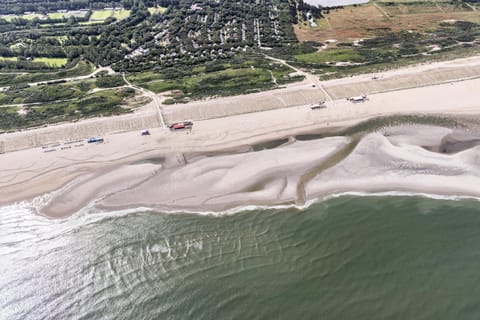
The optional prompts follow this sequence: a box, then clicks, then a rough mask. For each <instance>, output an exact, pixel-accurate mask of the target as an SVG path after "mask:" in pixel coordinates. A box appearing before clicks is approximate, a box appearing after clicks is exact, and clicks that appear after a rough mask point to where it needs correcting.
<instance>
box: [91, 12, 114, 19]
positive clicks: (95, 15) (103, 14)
mask: <svg viewBox="0 0 480 320" xmlns="http://www.w3.org/2000/svg"><path fill="white" fill-rule="evenodd" d="M112 14H113V10H93V12H92V15H91V16H90V20H105V19H107V18H109V17H111V16H112Z"/></svg>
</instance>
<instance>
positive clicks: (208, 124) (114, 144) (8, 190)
mask: <svg viewBox="0 0 480 320" xmlns="http://www.w3.org/2000/svg"><path fill="white" fill-rule="evenodd" d="M479 87H480V79H472V80H462V81H459V82H450V83H444V84H437V85H430V86H423V87H419V88H411V89H404V90H398V91H389V92H384V93H378V94H372V95H369V99H368V100H367V101H366V102H364V103H357V104H354V103H352V102H350V101H346V100H344V99H341V100H335V101H333V102H327V108H325V109H321V110H311V109H310V107H309V106H308V105H302V106H296V107H289V108H278V109H272V110H267V111H260V112H254V113H246V114H237V115H232V116H228V117H224V118H214V119H207V120H200V121H195V124H194V128H193V130H192V131H183V132H170V131H164V130H162V129H160V128H154V129H151V128H149V130H150V132H151V136H147V137H142V136H141V135H140V131H128V132H118V131H117V132H112V133H106V134H105V135H104V136H103V137H104V138H105V143H103V144H87V143H86V142H84V143H83V145H82V146H79V147H73V146H71V147H70V148H69V146H68V145H67V144H66V143H65V142H60V143H59V146H57V147H55V148H56V150H55V151H54V152H44V151H45V149H42V148H41V147H36V148H31V149H24V150H20V151H13V152H7V153H3V154H0V167H1V168H4V169H2V170H1V171H0V205H2V206H3V205H7V204H11V203H14V202H18V201H22V200H31V199H33V198H35V197H37V196H40V195H43V194H46V193H50V192H52V191H54V190H59V189H61V188H62V187H65V186H67V185H68V184H69V183H71V182H72V181H74V180H75V179H77V178H78V177H80V176H83V177H85V176H86V175H92V174H93V176H95V175H96V176H100V175H101V172H108V171H109V170H113V168H124V169H123V170H130V171H131V172H133V173H132V174H131V178H130V180H132V181H133V180H135V179H137V178H138V177H141V176H142V175H144V174H145V172H149V171H148V170H149V169H148V170H147V169H145V170H140V169H138V170H137V171H138V173H135V170H134V169H131V168H130V169H129V166H131V165H132V164H134V163H136V162H142V163H144V162H145V161H147V162H148V161H149V160H148V159H154V160H155V159H156V160H155V161H157V160H158V159H160V158H166V163H161V164H158V165H157V166H156V167H155V168H154V169H155V170H157V171H158V172H164V171H166V170H165V169H168V170H171V171H172V172H173V171H178V169H179V168H180V169H181V168H183V167H185V164H190V163H191V161H193V162H194V163H198V162H199V161H202V159H203V158H209V157H217V156H218V155H222V154H227V155H228V154H232V153H233V154H245V153H242V152H244V151H245V150H246V148H249V146H250V147H251V146H253V145H257V144H262V143H265V142H271V141H273V140H278V139H285V138H288V137H292V136H296V135H302V134H303V135H309V134H312V133H313V135H315V134H318V131H321V132H339V131H342V130H344V129H345V128H350V127H352V126H354V125H357V124H359V123H361V122H363V121H366V120H370V119H374V118H378V117H391V116H404V115H409V116H412V115H413V116H415V115H416V116H430V115H431V116H436V115H441V116H443V117H446V118H451V117H453V118H455V117H468V118H469V120H471V121H474V122H475V123H479V124H480V117H478V115H480V92H478V88H479ZM63 126H65V127H68V125H63ZM47 129H48V130H50V129H51V128H47ZM43 131H44V130H43V129H40V130H37V131H35V134H36V135H37V136H40V135H41V134H42V132H43ZM65 138H66V139H68V137H65ZM66 139H65V140H63V141H66ZM297 142H298V141H297ZM296 145H298V143H293V146H292V148H295V146H296ZM288 146H290V144H288V145H287V146H286V147H285V148H287V149H288ZM52 148H53V147H52ZM63 148H65V149H63ZM279 149H281V148H279ZM307 149H308V148H307ZM242 150H243V151H242ZM273 150H275V148H274V149H273ZM294 158H295V157H294ZM299 161H309V159H308V155H304V156H303V159H299ZM252 163H255V165H252V167H255V166H256V165H257V164H256V161H253V162H252ZM122 166H123V167H122ZM144 167H146V166H144ZM271 167H272V168H275V164H271ZM137 168H140V167H137ZM173 168H175V169H173ZM150 169H153V167H152V168H150ZM168 170H167V171H168ZM243 170H244V171H248V170H247V169H243ZM120 171H121V170H120ZM115 175H116V176H118V177H120V176H121V174H119V173H116V174H115ZM291 175H292V176H295V174H293V173H292V174H291ZM240 176H242V175H240ZM108 178H111V177H108ZM119 179H120V178H119ZM100 180H101V179H100ZM100 180H99V181H100ZM107 180H108V179H106V180H105V181H104V182H105V183H106V181H107ZM120 180H121V179H120ZM126 180H129V179H126ZM123 182H125V179H124V181H123ZM123 182H122V183H123ZM266 183H267V182H266ZM106 184H107V185H108V183H106ZM113 184H115V183H113ZM284 184H285V183H284ZM99 185H101V182H98V181H97V182H95V183H93V184H92V186H93V187H92V190H93V196H95V192H98V191H95V190H102V189H103V188H106V189H108V188H107V187H101V186H100V187H99ZM206 185H208V184H206ZM267 185H268V186H267ZM267 185H266V186H267V187H266V188H267V189H269V190H270V189H271V190H277V191H276V192H278V190H280V189H281V188H282V184H281V183H280V182H278V181H276V182H271V184H268V183H267ZM479 185H480V184H479ZM398 187H399V188H400V185H398ZM85 189H87V188H85ZM152 189H153V187H152ZM392 189H395V188H392ZM353 190H357V189H353ZM113 191H115V190H113ZM113 191H112V192H113ZM117 191H118V190H117ZM344 191H352V190H344ZM360 191H364V190H360ZM419 191H421V190H419ZM289 192H290V194H289V195H290V198H288V197H286V198H288V200H289V201H291V200H292V199H293V198H292V197H291V195H292V191H291V190H290V191H289ZM87 193H88V192H87ZM266 193H268V192H266ZM266 193H265V194H263V195H260V194H259V195H258V199H257V200H255V199H250V198H249V199H247V198H241V197H240V198H238V199H236V200H235V201H236V202H235V201H233V202H232V203H230V205H233V204H234V203H239V204H242V203H245V201H244V200H248V201H247V203H252V204H254V203H258V204H264V203H265V201H266V200H267V198H269V197H268V195H267V194H266ZM327 194H328V192H327ZM479 194H480V192H479ZM91 197H92V195H90V196H88V197H86V198H85V199H84V200H83V201H81V203H82V204H81V205H80V207H81V206H82V205H84V204H85V203H88V202H89V200H91ZM311 197H312V194H308V193H307V196H306V199H307V200H308V199H309V198H311ZM286 198H285V199H286ZM63 200H65V199H63ZM231 200H232V199H231ZM215 201H217V200H215ZM210 202H211V203H210V204H212V203H213V202H214V201H213V200H210ZM176 207H179V206H178V203H177V204H176ZM205 207H206V206H205ZM75 208H78V206H76V207H75ZM60 211H61V210H57V212H56V214H55V215H54V216H57V217H59V216H68V215H70V214H72V213H73V212H70V211H69V212H63V213H62V212H60ZM74 211H75V210H74Z"/></svg>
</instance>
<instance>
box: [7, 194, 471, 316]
mask: <svg viewBox="0 0 480 320" xmlns="http://www.w3.org/2000/svg"><path fill="white" fill-rule="evenodd" d="M479 204H480V202H478V201H477V200H475V199H459V198H439V197H436V198H432V197H427V196H418V195H376V196H373V195H354V194H350V195H348V194H347V195H339V196H335V197H330V198H328V199H323V200H319V201H317V202H315V203H313V204H311V205H309V206H307V207H304V208H297V207H276V208H255V207H246V208H244V209H240V210H235V211H229V212H225V213H217V214H214V213H203V214H199V213H182V212H175V213H162V212H155V211H152V210H149V209H147V208H139V209H130V210H124V211H118V212H101V211H98V209H95V208H94V207H93V206H91V207H88V208H85V209H84V210H82V211H81V212H79V213H77V214H75V215H74V216H71V217H69V218H65V219H61V220H50V219H47V218H45V217H42V216H40V215H38V214H36V213H35V209H34V205H33V204H31V203H20V204H16V205H12V206H8V207H3V208H0V319H2V320H10V319H12V320H13V319H15V320H16V319H353V320H360V319H365V320H372V319H401V320H405V319H416V320H419V319H435V320H438V319H462V320H466V319H475V320H477V319H480V303H479V297H480V206H479Z"/></svg>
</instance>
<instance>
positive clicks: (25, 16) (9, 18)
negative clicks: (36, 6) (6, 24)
mask: <svg viewBox="0 0 480 320" xmlns="http://www.w3.org/2000/svg"><path fill="white" fill-rule="evenodd" d="M41 16H42V15H41V14H38V13H32V14H22V15H2V16H0V17H1V18H2V19H5V20H7V21H12V20H14V19H20V18H21V19H25V20H33V19H35V18H39V19H40V17H41Z"/></svg>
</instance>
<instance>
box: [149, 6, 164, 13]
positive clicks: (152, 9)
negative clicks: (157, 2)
mask: <svg viewBox="0 0 480 320" xmlns="http://www.w3.org/2000/svg"><path fill="white" fill-rule="evenodd" d="M165 11H167V8H164V7H150V8H148V12H150V14H162V13H164V12H165Z"/></svg>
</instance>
